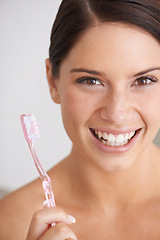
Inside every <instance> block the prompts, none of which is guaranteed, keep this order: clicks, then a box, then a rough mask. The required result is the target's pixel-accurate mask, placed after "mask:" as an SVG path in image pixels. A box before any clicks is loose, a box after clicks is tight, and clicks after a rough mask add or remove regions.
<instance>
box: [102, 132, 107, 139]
mask: <svg viewBox="0 0 160 240" xmlns="http://www.w3.org/2000/svg"><path fill="white" fill-rule="evenodd" d="M102 136H103V139H105V140H107V137H108V135H107V133H106V132H103V134H102Z"/></svg>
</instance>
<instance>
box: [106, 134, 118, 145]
mask: <svg viewBox="0 0 160 240" xmlns="http://www.w3.org/2000/svg"><path fill="white" fill-rule="evenodd" d="M115 140H116V138H115V136H114V135H113V134H111V133H110V134H109V135H108V141H109V142H111V143H114V142H115Z"/></svg>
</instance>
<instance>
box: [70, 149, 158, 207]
mask: <svg viewBox="0 0 160 240" xmlns="http://www.w3.org/2000/svg"><path fill="white" fill-rule="evenodd" d="M154 152H155V151H154ZM151 154H152V158H151V157H149V156H150V155H151ZM154 155H155V154H154ZM151 159H152V160H151ZM155 159H156V156H155V157H154V156H153V153H152V151H150V154H148V152H147V154H146V156H144V155H143V157H142V156H141V158H139V159H138V160H137V161H136V163H135V164H133V166H131V167H130V168H129V169H127V170H125V171H122V172H106V171H103V170H102V169H99V168H96V167H95V166H93V164H90V163H88V162H87V161H83V160H82V156H80V155H78V154H76V151H75V150H74V149H72V152H71V154H70V156H69V157H68V159H67V160H68V161H67V162H68V163H69V169H71V172H70V176H71V178H73V184H74V185H75V187H74V190H75V189H76V190H77V193H76V192H75V195H78V197H79V199H83V200H85V202H86V204H87V202H88V205H90V204H92V205H96V206H97V205H99V206H104V207H106V206H110V205H116V206H117V205H119V206H122V205H125V206H126V204H127V205H131V204H137V203H138V202H141V201H148V200H150V198H153V197H154V196H155V195H156V194H157V190H158V184H157V182H159V181H160V174H159V173H158V172H157V170H156V169H157V168H158V169H159V165H158V166H157V161H156V160H155ZM159 172H160V170H159ZM157 178H158V179H159V180H158V181H157Z"/></svg>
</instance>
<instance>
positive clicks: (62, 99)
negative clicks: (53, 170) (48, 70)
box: [51, 23, 160, 171]
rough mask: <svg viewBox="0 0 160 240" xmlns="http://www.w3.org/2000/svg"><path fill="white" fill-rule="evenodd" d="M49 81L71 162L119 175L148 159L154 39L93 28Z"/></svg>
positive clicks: (156, 118)
mask: <svg viewBox="0 0 160 240" xmlns="http://www.w3.org/2000/svg"><path fill="white" fill-rule="evenodd" d="M53 81H54V84H53V82H52V85H51V92H52V96H53V100H54V101H56V102H58V103H60V104H61V111H62V118H63V123H64V127H65V130H66V132H67V134H68V136H69V137H70V139H71V141H72V142H73V152H74V153H75V154H76V155H75V156H77V159H81V161H82V159H83V160H85V161H88V163H91V164H94V165H96V166H98V167H100V168H101V169H104V170H105V171H123V170H125V169H128V168H129V167H130V166H131V165H132V164H133V162H135V161H137V160H138V159H141V158H149V154H150V152H151V148H152V140H153V138H154V137H155V135H156V133H157V131H158V129H159V126H160V44H159V43H158V41H157V40H156V39H155V38H153V37H152V36H151V35H149V34H148V33H146V32H145V31H143V30H141V29H140V28H138V27H134V26H131V25H125V24H108V23H105V24H101V25H98V26H96V27H94V28H92V29H90V30H88V32H86V33H85V34H84V35H83V36H82V37H81V39H80V40H79V42H78V43H77V44H76V45H75V46H74V47H73V48H72V50H71V51H70V53H69V55H68V56H67V57H66V58H65V59H64V61H63V62H62V64H61V68H60V75H59V78H58V79H54V80H53ZM53 86H54V87H53ZM57 99H58V100H57Z"/></svg>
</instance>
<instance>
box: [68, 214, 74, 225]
mask: <svg viewBox="0 0 160 240" xmlns="http://www.w3.org/2000/svg"><path fill="white" fill-rule="evenodd" d="M68 218H69V220H70V221H71V223H75V222H76V219H75V218H74V217H73V216H71V215H68Z"/></svg>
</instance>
